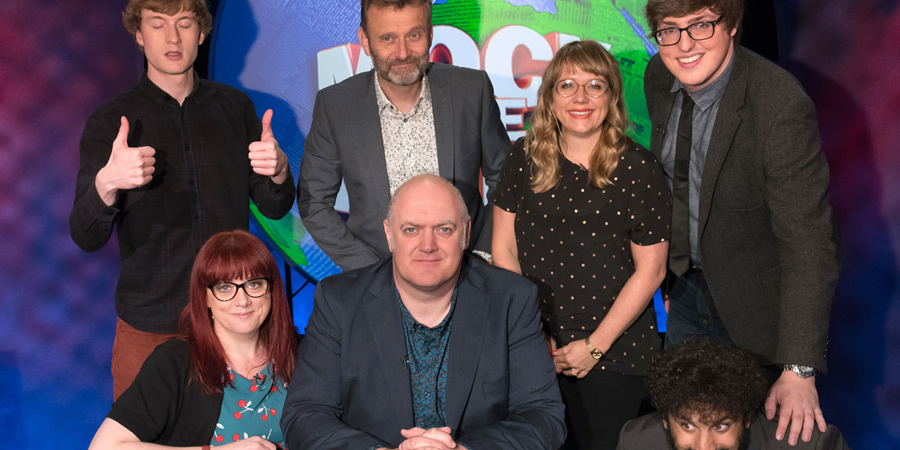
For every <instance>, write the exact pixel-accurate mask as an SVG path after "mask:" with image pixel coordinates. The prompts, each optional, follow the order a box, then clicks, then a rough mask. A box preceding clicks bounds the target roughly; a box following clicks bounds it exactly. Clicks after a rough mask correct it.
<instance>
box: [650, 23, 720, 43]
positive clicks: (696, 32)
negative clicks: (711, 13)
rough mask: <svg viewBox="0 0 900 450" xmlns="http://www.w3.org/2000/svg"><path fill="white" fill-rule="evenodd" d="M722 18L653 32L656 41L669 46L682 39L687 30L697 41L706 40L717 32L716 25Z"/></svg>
mask: <svg viewBox="0 0 900 450" xmlns="http://www.w3.org/2000/svg"><path fill="white" fill-rule="evenodd" d="M721 20H722V18H721V17H719V18H718V19H716V20H708V21H705V22H697V23H692V24H690V25H688V26H686V27H684V28H663V29H662V30H659V31H657V32H656V33H654V34H653V37H655V38H656V43H657V44H659V45H661V46H663V47H668V46H670V45H675V44H677V43H679V42H680V41H681V32H682V31H687V34H688V36H690V38H691V39H693V40H695V41H705V40H707V39H709V38H711V37H713V34H715V32H716V25H717V24H718V23H719V22H720V21H721Z"/></svg>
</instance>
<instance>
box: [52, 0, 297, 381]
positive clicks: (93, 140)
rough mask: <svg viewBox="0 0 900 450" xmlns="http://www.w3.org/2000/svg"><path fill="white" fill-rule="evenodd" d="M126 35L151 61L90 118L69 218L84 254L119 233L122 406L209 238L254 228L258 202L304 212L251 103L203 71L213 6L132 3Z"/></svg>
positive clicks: (196, 0) (177, 1)
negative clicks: (200, 58) (197, 66)
mask: <svg viewBox="0 0 900 450" xmlns="http://www.w3.org/2000/svg"><path fill="white" fill-rule="evenodd" d="M122 22H123V24H124V25H125V29H127V30H128V32H129V33H131V35H132V36H134V39H135V42H136V43H137V45H138V47H140V49H141V50H142V51H143V52H144V56H145V57H146V59H147V70H146V72H145V73H144V75H143V77H142V78H141V80H140V82H139V83H138V84H137V85H136V86H135V87H134V88H133V89H131V90H130V91H129V92H126V93H124V94H122V95H120V96H118V97H117V98H115V99H113V100H111V101H109V102H107V103H106V104H105V105H103V106H101V107H100V108H98V109H97V110H96V111H94V113H93V114H92V115H91V117H90V118H88V120H87V123H86V124H85V126H84V133H83V134H82V136H81V167H80V168H79V170H78V178H77V181H76V187H75V203H74V205H73V207H72V212H71V215H70V216H69V230H70V232H71V234H72V240H73V241H75V244H77V245H78V246H79V247H80V248H81V249H82V250H84V251H86V252H93V251H96V250H99V249H100V248H102V247H103V246H104V245H105V244H106V242H107V241H108V240H109V238H110V236H111V235H112V230H113V228H115V229H116V233H117V236H118V243H119V254H120V258H121V264H122V268H121V271H120V274H119V283H118V286H117V287H116V315H117V316H118V320H117V323H116V338H115V341H114V343H113V356H112V374H113V396H114V398H118V396H119V394H121V393H122V392H123V391H125V389H126V388H127V387H128V386H129V385H131V382H132V380H134V377H135V376H136V375H137V372H138V370H139V369H140V368H141V365H142V364H143V363H144V360H145V359H146V358H147V356H149V355H150V352H152V351H153V349H154V348H155V347H156V346H157V345H158V344H161V343H162V342H164V341H166V340H167V339H169V338H170V337H172V336H173V335H174V334H175V333H177V332H178V316H179V315H180V314H181V311H182V310H183V309H184V306H185V305H187V300H188V282H189V280H190V274H191V266H192V265H193V263H194V257H195V256H196V255H197V252H198V251H199V250H200V247H201V246H202V245H203V243H204V242H206V239H207V238H209V237H210V236H212V235H214V234H216V233H218V232H220V231H226V230H234V229H237V228H241V229H247V228H248V227H249V224H250V202H249V201H248V198H249V199H252V200H253V203H254V204H255V205H256V206H257V207H258V208H259V211H260V212H262V213H263V214H264V215H265V216H266V217H269V218H272V219H279V218H281V217H283V216H284V215H285V214H287V213H288V211H290V208H291V205H292V204H293V202H294V180H293V177H292V176H291V171H290V169H289V167H288V162H287V156H285V154H284V152H283V151H281V148H279V146H278V142H276V141H275V138H274V136H273V134H272V127H271V121H272V112H271V111H267V112H266V114H265V115H264V116H263V120H262V123H260V120H259V118H257V116H256V109H255V108H254V106H253V102H252V101H251V100H250V97H248V96H247V95H246V94H245V93H243V92H241V91H239V90H237V89H235V88H232V87H230V86H225V85H222V84H218V83H214V82H211V81H207V80H201V79H200V77H199V76H198V75H197V73H196V72H195V71H194V61H195V60H196V59H197V53H198V48H199V46H200V44H202V43H203V41H204V40H205V39H206V37H207V36H208V35H209V32H210V30H211V29H212V16H211V15H210V13H209V10H208V9H207V6H206V3H205V2H204V0H131V1H129V3H128V5H127V6H126V8H125V12H123V13H122Z"/></svg>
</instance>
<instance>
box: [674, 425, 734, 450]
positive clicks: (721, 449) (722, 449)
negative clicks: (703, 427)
mask: <svg viewBox="0 0 900 450" xmlns="http://www.w3.org/2000/svg"><path fill="white" fill-rule="evenodd" d="M666 443H667V444H669V450H677V449H676V447H675V438H673V437H672V431H671V430H669V428H668V427H666ZM749 449H750V429H749V428H744V427H741V437H740V439H739V440H738V450H749ZM689 450H694V449H689ZM716 450H728V449H724V448H720V449H716Z"/></svg>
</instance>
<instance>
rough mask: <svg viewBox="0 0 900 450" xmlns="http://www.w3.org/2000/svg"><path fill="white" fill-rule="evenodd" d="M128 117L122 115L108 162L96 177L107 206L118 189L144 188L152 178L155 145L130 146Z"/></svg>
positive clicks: (98, 189) (99, 191) (111, 202)
mask: <svg viewBox="0 0 900 450" xmlns="http://www.w3.org/2000/svg"><path fill="white" fill-rule="evenodd" d="M128 128H129V126H128V119H126V118H125V117H124V116H122V118H121V125H120V126H119V134H117V135H116V138H115V140H113V143H112V151H111V152H110V154H109V161H108V162H107V163H106V166H104V167H103V168H102V169H100V171H98V172H97V177H96V178H95V179H94V185H95V186H96V187H97V193H99V194H100V198H101V199H102V200H103V202H104V203H106V204H107V205H112V204H113V202H114V201H115V199H116V192H118V191H119V189H134V188H137V187H141V186H143V185H145V184H147V183H149V182H150V180H152V179H153V171H154V170H155V169H154V167H153V165H154V164H156V158H154V155H156V150H154V149H153V147H146V146H144V147H129V146H128Z"/></svg>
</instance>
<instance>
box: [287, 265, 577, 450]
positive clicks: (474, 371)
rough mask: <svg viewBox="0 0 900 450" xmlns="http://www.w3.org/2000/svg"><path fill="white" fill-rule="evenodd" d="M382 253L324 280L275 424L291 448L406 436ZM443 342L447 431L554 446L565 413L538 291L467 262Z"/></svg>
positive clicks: (406, 413)
mask: <svg viewBox="0 0 900 450" xmlns="http://www.w3.org/2000/svg"><path fill="white" fill-rule="evenodd" d="M395 289H396V288H395V286H394V280H393V267H392V264H391V258H390V257H388V258H386V259H384V260H382V261H381V262H380V263H378V264H375V265H372V266H369V267H366V268H363V269H359V270H355V271H351V272H347V273H343V274H339V275H335V276H332V277H328V278H326V279H324V280H322V282H321V283H320V284H319V286H318V287H317V289H316V294H315V307H314V309H313V313H312V317H311V318H310V320H309V325H308V326H307V328H306V338H305V339H304V340H303V343H302V344H301V346H300V356H299V359H298V361H297V368H296V370H295V371H294V376H293V379H292V381H291V387H290V389H289V391H288V395H287V399H286V401H285V405H284V414H283V417H282V420H281V427H282V429H283V430H284V432H285V436H287V441H288V446H289V447H290V448H297V449H307V448H308V449H320V450H321V449H349V448H356V449H363V450H364V449H368V448H370V447H372V446H387V447H397V446H398V445H399V444H400V443H401V442H402V441H403V440H404V438H403V436H401V435H400V429H402V428H412V427H413V426H414V422H413V407H412V392H411V388H410V380H409V372H408V370H407V368H406V366H405V363H404V362H405V358H406V353H407V352H406V343H405V341H404V337H403V326H402V324H401V318H400V307H399V305H398V302H397V297H396V291H395ZM452 320H453V322H452V329H451V334H450V347H449V351H450V358H449V366H448V376H447V405H446V418H447V423H446V425H447V426H449V427H450V428H451V429H452V436H453V438H454V439H456V440H457V441H459V442H461V443H463V444H467V445H470V446H472V447H475V448H481V449H488V448H489V449H507V448H508V449H526V448H527V449H556V448H558V447H559V446H560V445H561V444H562V442H563V440H564V437H565V425H564V407H563V403H562V401H561V399H560V395H559V388H558V386H557V383H556V376H555V374H554V371H553V364H552V362H551V359H550V355H549V353H548V352H547V347H546V345H545V344H544V340H543V332H542V331H541V324H540V321H539V313H538V305H537V288H536V287H535V286H534V285H533V284H532V283H531V282H529V281H528V280H526V279H525V278H523V277H521V276H519V275H516V274H513V273H512V272H508V271H505V270H502V269H498V268H495V267H491V266H489V265H487V264H484V263H482V262H480V261H477V260H476V258H472V257H465V258H464V260H463V267H462V271H461V273H460V280H459V283H458V294H457V304H456V308H455V311H454V313H453V319H452Z"/></svg>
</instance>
